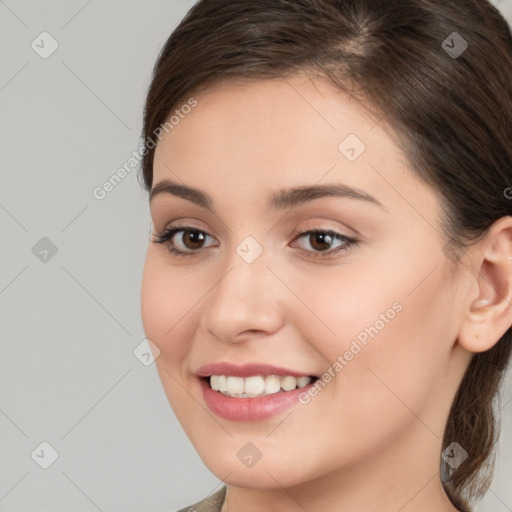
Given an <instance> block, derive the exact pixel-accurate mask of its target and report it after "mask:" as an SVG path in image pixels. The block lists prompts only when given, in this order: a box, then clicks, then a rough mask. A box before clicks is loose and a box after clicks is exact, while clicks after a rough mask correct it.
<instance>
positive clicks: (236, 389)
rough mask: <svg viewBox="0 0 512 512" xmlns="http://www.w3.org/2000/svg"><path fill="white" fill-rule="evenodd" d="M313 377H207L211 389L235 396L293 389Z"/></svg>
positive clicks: (259, 395)
mask: <svg viewBox="0 0 512 512" xmlns="http://www.w3.org/2000/svg"><path fill="white" fill-rule="evenodd" d="M313 378H314V377H294V376H292V375H285V376H280V375H253V376H250V377H245V378H244V377H237V376H233V375H212V376H211V377H210V378H209V384H210V387H211V389H213V390H214V391H219V392H220V393H222V394H223V395H224V396H230V397H236V398H256V397H262V396H267V395H272V394H275V393H279V392H281V391H293V390H294V389H297V388H303V387H305V386H307V385H308V384H309V383H310V382H311V381H312V380H313Z"/></svg>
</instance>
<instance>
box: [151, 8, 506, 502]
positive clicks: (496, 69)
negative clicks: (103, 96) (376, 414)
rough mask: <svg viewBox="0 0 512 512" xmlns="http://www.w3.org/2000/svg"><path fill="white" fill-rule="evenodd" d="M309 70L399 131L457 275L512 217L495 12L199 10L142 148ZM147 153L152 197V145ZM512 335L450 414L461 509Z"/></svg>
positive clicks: (481, 486)
mask: <svg viewBox="0 0 512 512" xmlns="http://www.w3.org/2000/svg"><path fill="white" fill-rule="evenodd" d="M466 46H467V47H466ZM304 71H306V72H310V73H312V75H314V76H323V77H326V78H329V79H330V80H332V82H333V83H334V84H336V85H337V86H338V87H339V88H340V90H341V91H344V92H346V93H349V94H351V95H352V96H353V97H355V98H357V99H358V100H359V101H361V104H362V105H364V106H366V107H367V108H370V109H371V110H372V112H373V113H374V114H375V115H376V116H377V118H380V119H381V120H383V119H385V122H386V123H387V124H388V125H389V126H390V127H391V128H392V131H393V133H394V134H395V136H396V138H397V143H398V144H399V145H400V147H401V148H402V149H403V151H404V153H405V154H406V156H407V158H408V160H409V162H410V164H411V166H412V168H413V169H414V172H416V173H418V175H419V176H420V177H421V178H422V179H423V180H424V181H425V182H426V183H427V184H430V185H432V186H433V187H435V189H436V190H437V191H438V193H439V197H440V200H441V204H442V209H443V219H442V224H443V225H442V230H443V233H444V234H445V235H446V238H447V240H448V242H447V245H446V246H445V247H446V248H447V250H446V251H445V252H446V254H447V256H448V257H450V259H452V261H453V262H454V264H455V263H456V261H458V257H459V256H460V255H461V254H462V253H463V252H464V250H465V249H466V248H467V247H469V246H470V244H471V243H474V242H475V241H476V240H477V239H478V238H479V237H481V236H482V235H484V234H485V233H486V231H487V230H488V228H489V227H490V226H491V224H492V223H493V222H494V221H496V220H497V219H499V218H500V217H502V216H506V215H512V203H511V201H510V200H509V199H508V198H507V194H506V193H505V190H506V189H507V187H508V186H509V185H510V183H511V182H512V179H511V178H512V35H511V32H510V28H509V26H508V25H507V22H506V21H505V19H504V18H503V16H502V15H501V14H500V13H499V11H498V10H497V9H496V8H495V7H493V6H492V5H491V3H490V2H488V1H487V0H452V1H449V2H447V1H446V0H393V1H389V2H383V1H381V0H200V1H199V2H197V3H196V4H195V5H194V7H193V8H192V9H191V10H190V11H189V12H188V14H187V15H186V17H185V18H184V19H183V20H182V22H181V23H180V24H179V26H178V27H177V28H176V29H175V30H174V32H173V33H172V34H171V36H170V37H169V39H168V40H167V42H166V44H165V45H164V47H163V49H162V51H161V53H160V56H159V58H158V60H157V62H156V65H155V68H154V73H153V79H152V83H151V85H150V88H149V92H148V95H147V101H146V106H145V116H144V128H143V136H144V140H145V141H146V144H147V142H148V141H153V137H154V136H155V134H158V133H161V131H162V130H161V129H160V132H158V130H159V127H161V126H162V125H164V124H165V123H166V121H167V119H168V117H169V116H170V114H171V110H172V109H174V108H175V107H177V106H179V105H180V103H185V101H186V99H187V98H190V96H191V95H192V94H193V93H195V94H197V93H199V92H201V91H202V90H204V89H206V88H208V87H209V86H211V85H212V84H215V83H220V82H223V81H227V82H230V81H235V80H259V79H271V78H279V77H284V76H285V75H287V74H293V73H297V72H304ZM166 130H167V128H166ZM147 146H148V151H147V153H146V154H145V156H144V159H143V162H142V178H143V185H144V187H145V188H146V189H147V190H150V189H151V186H152V180H153V157H154V146H155V142H154V141H153V144H152V146H149V144H147ZM511 336H512V331H511V329H510V328H509V329H508V330H507V332H506V333H505V334H504V335H503V337H502V338H501V339H500V340H499V341H498V343H497V344H496V345H495V346H494V347H493V348H491V349H490V350H488V351H486V352H484V353H479V354H475V355H474V356H473V358H472V360H471V363H470V365H469V367H468V369H467V371H466V373H465V375H464V378H463V379H462V382H461V384H460V387H459V389H458V391H457V393H456V396H455V398H454V401H453V404H452V408H451V411H450V414H449V418H448V422H447V426H446V430H445V433H444V439H443V447H446V446H448V445H449V444H451V443H452V442H453V441H456V442H457V443H459V444H460V445H461V446H462V447H463V448H464V449H465V450H466V451H467V452H468V454H469V457H468V459H467V460H466V461H465V462H464V463H462V464H461V465H460V466H459V467H458V468H457V469H456V470H451V469H450V468H449V467H448V466H447V465H446V463H444V462H443V461H442V460H441V469H442V480H443V486H444V488H445V490H446V492H447V494H448V495H449V497H450V499H451V500H452V502H453V504H454V505H455V506H457V507H460V508H461V509H464V508H466V507H468V506H469V503H470V501H471V500H473V499H478V498H481V497H482V496H483V494H484V493H485V492H486V491H487V489H488V486H489V484H490V479H491V477H492V468H493V461H492V460H491V459H492V455H493V447H494V445H495V442H496V438H497V432H498V428H497V421H498V419H497V417H496V416H495V414H494V411H493V403H494V399H495V397H496V395H497V391H498V389H499V385H500V383H501V380H502V376H503V374H504V372H505V370H506V367H507V364H508V360H509V357H510V351H511Z"/></svg>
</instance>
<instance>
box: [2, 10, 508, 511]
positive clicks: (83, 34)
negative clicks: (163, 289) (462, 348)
mask: <svg viewBox="0 0 512 512" xmlns="http://www.w3.org/2000/svg"><path fill="white" fill-rule="evenodd" d="M495 3H497V4H499V7H500V8H501V9H502V10H503V12H504V13H505V14H506V15H507V16H508V18H509V19H510V20H512V0H501V1H499V2H495ZM192 5H193V2H192V1H185V0H174V1H169V0H166V1H163V0H152V1H151V2H144V1H142V0H131V1H126V0H125V1H124V2H121V1H114V0H103V1H100V0H88V1H87V0H68V1H66V2H64V1H57V0H45V1H40V0H6V1H0V63H1V64H0V112H1V123H0V140H1V151H0V173H1V187H0V255H1V264H0V344H1V345H0V346H1V352H0V511H2V512H11V511H16V512H28V511H36V510H37V511H38V512H45V511H48V512H49V511H52V512H59V511H70V510H72V511H76V512H82V511H83V512H94V511H97V510H100V511H104V512H106V511H112V512H117V511H123V512H128V511H139V512H141V511H147V512H149V511H152V512H164V511H166V512H170V511H172V510H175V509H177V508H179V507H181V506H185V505H188V504H190V503H193V502H194V501H196V500H198V499H200V498H202V497H204V496H206V495H207V494H210V493H211V492H213V491H214V490H215V489H216V488H217V485H218V483H219V481H218V479H217V478H215V477H214V476H213V475H211V474H210V473H209V471H208V470H207V469H206V468H205V467H204V466H203V464H202V463H201V461H200V459H199V457H198V455H197V454H196V452H195V451H194V449H193V447H192V446H191V444H190V442H189V441H188V439H187V438H186V436H185V435H184V433H183V432H182V430H181V427H180V426H179V424H178V422H177V421H176V419H175V418H174V416H173V414H172V411H171V409H170V407H169V405H168V402H167V399H166V397H165V395H164V392H163V390H162V389H161V386H160V381H159V379H158V375H157V372H156V369H155V367H154V365H150V366H145V365H144V364H142V362H141V361H140V360H139V359H137V358H136V357H135V355H134V353H133V351H134V349H135V348H136V347H137V346H138V345H139V344H140V343H141V342H142V340H143V339H144V332H143V329H142V323H141V319H140V305H139V297H140V280H141V275H142V267H143V263H144V256H145V250H146V245H147V240H148V233H149V227H150V218H149V212H148V209H147V198H146V194H145V193H144V192H143V190H142V188H141V187H140V185H139V183H138V181H137V176H136V172H137V170H138V169H134V170H132V172H131V173H130V174H129V175H128V176H127V177H126V178H125V179H124V180H123V181H122V182H121V183H119V184H118V185H117V186H116V187H115V189H114V190H112V191H111V192H110V193H108V194H107V195H106V197H105V198H104V199H103V200H98V199H95V197H94V196H93V193H92V192H93V189H94V188H95V187H98V186H102V184H103V183H104V182H105V181H106V180H108V179H109V177H110V176H111V175H112V174H113V173H114V172H115V171H116V170H117V169H118V168H119V167H121V166H122V165H123V164H124V163H125V162H126V161H127V160H128V158H129V157H130V156H131V154H132V152H133V151H134V150H136V148H137V146H138V137H139V134H140V129H141V120H142V105H143V100H144V94H145V91H146V88H147V86H148V82H149V78H150V72H151V69H152V66H153V63H154V60H155V58H156V56H157V54H158V51H159V49H160V48H161V46H162V44H163V43H164V41H165V40H166V38H167V37H168V36H169V34H170V33H171V31H172V29H173V28H174V27H175V26H176V24H177V23H178V21H179V20H180V19H181V18H182V17H183V16H184V14H185V13H186V12H187V10H188V9H189V8H190V7H191V6H192ZM43 31H47V32H48V33H49V34H51V37H52V38H53V39H54V40H55V41H56V42H57V44H58V48H57V50H56V51H55V52H54V53H53V54H52V55H50V56H49V57H47V58H45V59H43V58H42V57H41V56H40V55H39V54H38V53H36V51H35V50H34V49H33V48H32V47H31V43H32V41H34V40H35V41H36V43H37V42H38V41H39V48H38V51H40V52H44V51H49V49H51V44H52V42H51V41H50V39H48V38H46V39H45V42H44V48H42V46H43V43H41V42H40V41H41V38H39V37H38V36H39V35H40V34H41V32H43ZM45 37H47V36H45ZM45 237H46V238H47V239H49V241H51V242H49V241H48V240H46V239H43V238H45ZM41 239H43V240H42V241H41ZM36 244H37V245H36ZM34 246H35V247H36V248H35V249H33V248H34ZM52 247H55V248H56V250H57V252H56V253H55V254H53V253H52ZM44 250H48V251H49V252H48V253H47V254H46V253H44ZM44 258H46V259H44ZM42 259H43V260H42ZM511 388H512V381H511V379H510V377H509V379H508V388H507V390H506V391H505V394H504V397H503V402H502V403H503V404H506V403H507V401H508V400H510V398H512V394H511V392H510V389H511ZM502 414H503V431H502V437H501V440H500V456H499V460H498V465H497V471H496V474H495V478H494V481H493V485H492V490H491V491H490V492H489V493H488V495H487V497H486V499H485V501H484V502H482V504H481V506H479V507H478V510H479V511H492V512H505V511H511V510H512V488H511V486H510V485H507V480H508V481H510V477H511V473H512V471H511V470H512V462H511V457H510V455H511V452H512V402H510V403H508V404H507V405H506V406H504V407H503V409H502ZM43 441H46V442H48V443H49V444H50V445H51V446H52V447H53V448H54V449H55V450H56V451H57V452H58V458H57V459H56V460H55V462H54V463H53V464H52V465H51V466H49V467H48V468H47V469H42V468H41V467H40V465H39V464H44V463H45V461H46V462H48V461H49V460H50V459H49V457H50V456H51V455H50V451H49V450H48V449H47V448H44V446H43V447H42V448H41V447H40V443H42V442H43ZM41 449H42V450H43V451H41ZM34 450H35V452H34ZM33 453H34V455H31V454H33Z"/></svg>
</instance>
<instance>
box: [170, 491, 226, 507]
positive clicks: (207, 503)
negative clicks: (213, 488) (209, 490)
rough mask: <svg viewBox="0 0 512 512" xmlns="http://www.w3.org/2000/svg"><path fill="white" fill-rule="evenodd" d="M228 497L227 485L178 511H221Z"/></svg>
mask: <svg viewBox="0 0 512 512" xmlns="http://www.w3.org/2000/svg"><path fill="white" fill-rule="evenodd" d="M225 497H226V486H223V487H222V488H221V489H220V490H219V491H217V492H216V493H214V494H212V495H211V496H208V497H207V498H205V499H204V500H201V501H198V502H197V503H194V504H193V505H189V506H188V507H185V508H182V509H180V510H178V511H177V512H220V511H221V509H222V505H223V504H224V499H225Z"/></svg>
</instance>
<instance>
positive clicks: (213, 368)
mask: <svg viewBox="0 0 512 512" xmlns="http://www.w3.org/2000/svg"><path fill="white" fill-rule="evenodd" d="M196 373H197V375H199V377H209V376H210V375H233V376H234V377H250V376H251V375H282V376H286V375H291V376H292V377H309V376H310V375H311V374H309V373H302V372H296V371H294V370H288V369H286V368H281V367H278V366H272V365H269V364H264V363H249V364H244V365H236V364H232V363H212V364H207V365H205V366H201V368H199V370H197V372H196Z"/></svg>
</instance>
